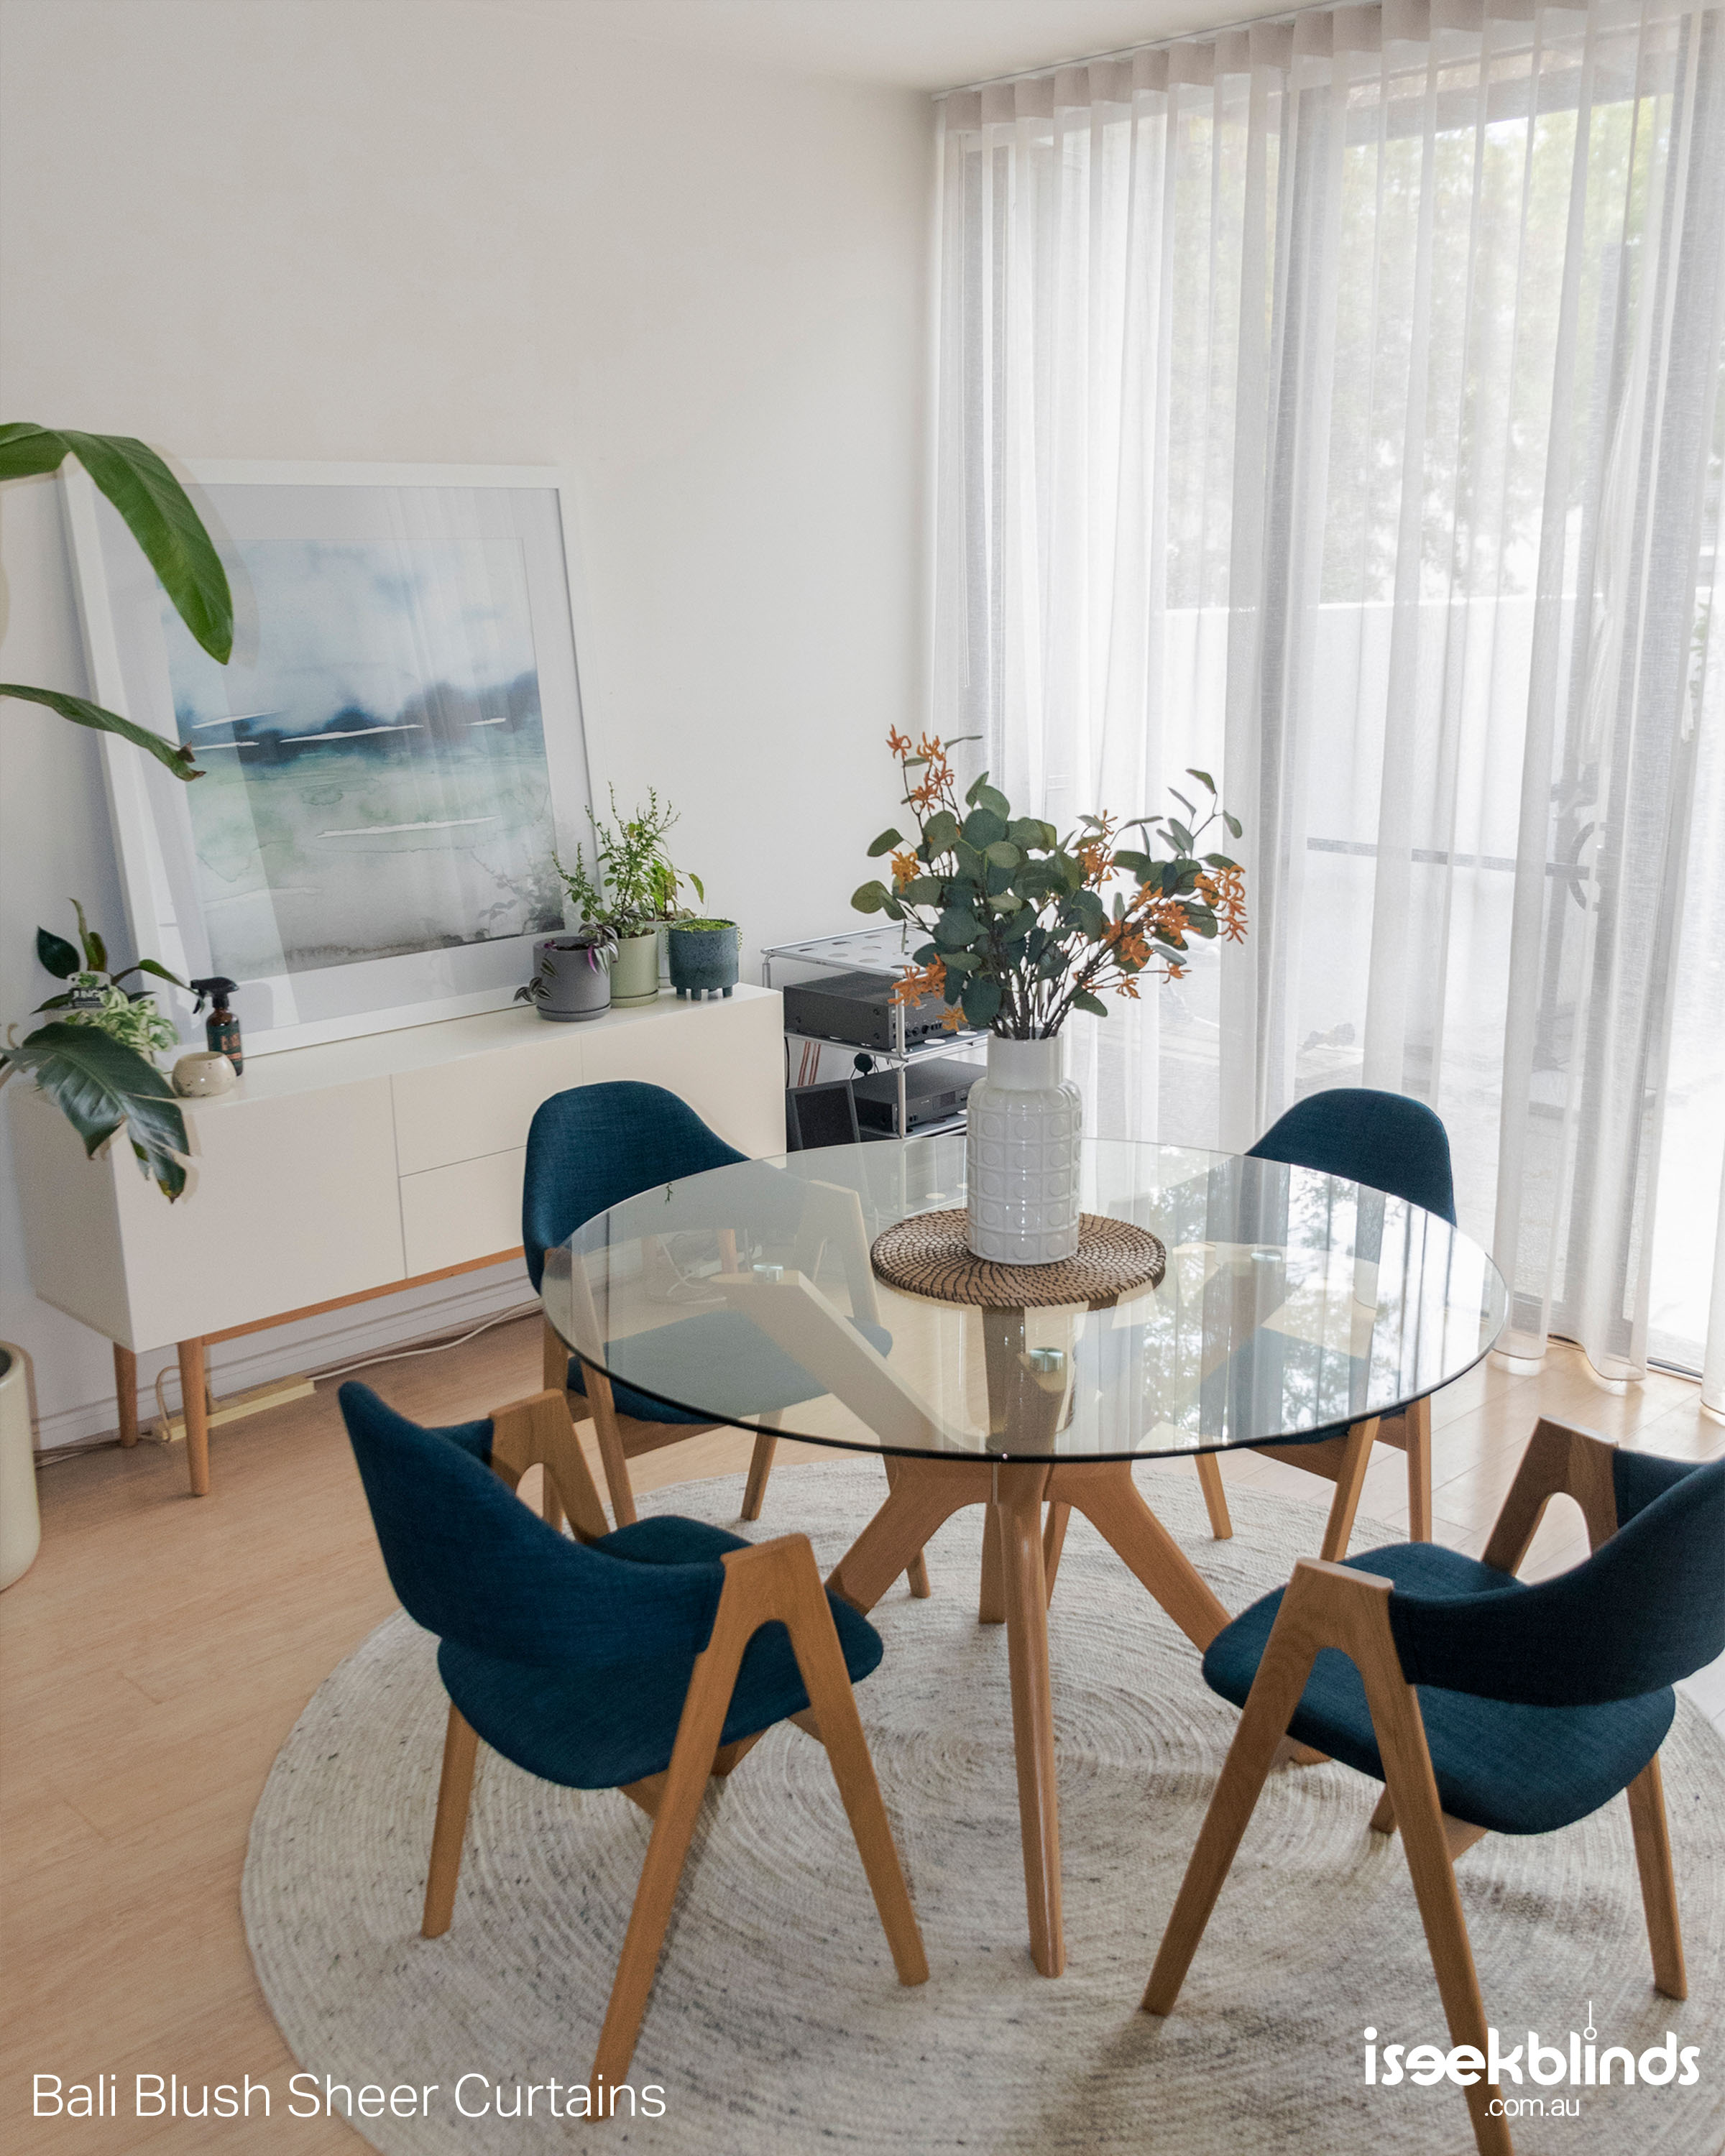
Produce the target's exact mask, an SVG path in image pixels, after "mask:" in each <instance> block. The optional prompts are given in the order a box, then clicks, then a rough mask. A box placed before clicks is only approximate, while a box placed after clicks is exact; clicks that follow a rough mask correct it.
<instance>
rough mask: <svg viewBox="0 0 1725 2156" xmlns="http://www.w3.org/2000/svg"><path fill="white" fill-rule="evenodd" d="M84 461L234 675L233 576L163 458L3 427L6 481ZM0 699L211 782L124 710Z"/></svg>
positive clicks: (73, 699)
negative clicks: (33, 707) (41, 709)
mask: <svg viewBox="0 0 1725 2156" xmlns="http://www.w3.org/2000/svg"><path fill="white" fill-rule="evenodd" d="M69 456H75V457H76V458H77V459H78V461H79V463H80V464H81V465H83V467H84V469H85V470H86V471H87V472H88V473H89V474H90V477H91V479H92V480H95V484H96V485H97V486H98V487H100V490H101V491H102V492H103V493H104V494H105V495H106V496H107V497H108V499H109V500H110V501H111V502H112V503H113V505H114V506H115V507H116V509H117V510H118V511H119V512H120V514H121V516H123V517H124V518H125V520H126V526H127V528H128V530H129V531H131V535H132V536H133V537H134V538H135V539H136V541H137V542H138V544H139V546H140V547H142V548H143V550H144V552H145V554H146V556H147V557H148V559H149V562H150V566H151V568H152V569H154V570H155V572H156V573H157V576H158V577H160V578H161V579H162V588H163V590H164V591H166V593H167V595H168V597H169V598H171V599H172V601H173V603H174V607H175V608H176V610H177V613H178V614H179V617H180V619H181V620H182V621H183V622H184V623H185V624H186V626H187V629H190V630H191V632H192V634H193V636H194V637H196V638H197V639H198V643H199V644H202V645H203V649H205V650H206V651H207V652H208V654H209V655H210V657H211V658H212V659H213V660H217V661H218V663H219V664H221V665H223V666H225V665H227V663H228V659H229V657H230V656H231V655H232V653H233V649H234V598H233V594H232V593H230V592H229V590H228V575H227V572H226V571H225V570H224V569H223V567H222V562H221V557H219V555H218V553H217V552H216V550H215V547H214V546H213V544H212V543H211V541H210V536H209V534H208V532H207V531H205V530H204V528H203V524H202V522H201V521H199V518H198V511H196V510H195V509H194V508H193V506H192V504H191V501H190V500H189V499H188V497H187V493H186V490H185V489H184V488H183V487H182V485H180V483H179V481H178V480H177V479H176V478H175V477H174V475H173V474H172V472H171V471H170V470H168V468H167V465H165V464H164V463H163V462H162V459H161V458H160V457H159V456H157V454H156V452H155V450H154V449H150V448H148V447H146V444H144V443H142V442H140V441H137V440H136V439H133V437H132V436H131V435H130V434H78V433H74V431H73V430H72V429H69V428H63V429H53V428H49V427H39V426H37V425H35V424H34V423H33V422H32V421H28V420H21V421H17V422H14V423H12V424H10V425H0V480H8V479H29V478H33V477H35V476H37V475H39V474H41V473H43V472H51V471H58V470H59V468H60V466H61V465H63V464H64V462H65V460H66V459H67V458H68V457H69ZM0 696H12V697H15V698H17V699H18V700H19V701H23V702H24V703H29V704H42V705H45V706H47V708H48V709H49V711H57V712H58V713H59V716H60V717H61V718H63V719H69V720H70V721H71V722H72V723H73V725H74V726H91V727H94V728H95V731H97V732H99V733H110V734H118V735H119V736H120V737H121V739H122V740H123V741H129V742H136V745H137V746H138V747H140V748H141V749H146V750H147V751H148V752H149V753H150V754H151V756H153V757H155V758H156V759H157V762H159V763H162V764H165V765H166V766H167V769H168V770H170V771H171V772H172V773H173V775H174V777H175V778H184V779H193V778H202V777H203V773H202V772H201V771H200V770H199V769H198V766H197V764H196V763H195V762H193V752H192V751H191V750H190V749H189V748H187V747H182V745H181V744H180V743H179V742H171V741H167V740H166V739H164V737H162V735H161V734H158V733H152V732H151V731H150V729H149V728H148V727H147V726H134V725H133V723H132V722H131V720H130V719H124V718H121V716H120V714H119V713H118V712H117V711H105V710H104V709H103V708H102V706H100V704H92V703H90V701H88V700H87V699H86V698H85V697H83V696H68V695H67V694H66V693H65V692H64V690H59V689H33V688H28V687H26V686H25V685H23V683H22V682H18V681H0Z"/></svg>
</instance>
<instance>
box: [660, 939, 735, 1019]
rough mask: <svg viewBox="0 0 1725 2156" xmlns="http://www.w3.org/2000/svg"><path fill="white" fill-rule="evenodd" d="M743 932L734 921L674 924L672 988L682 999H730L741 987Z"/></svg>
mask: <svg viewBox="0 0 1725 2156" xmlns="http://www.w3.org/2000/svg"><path fill="white" fill-rule="evenodd" d="M741 942H742V935H741V932H740V931H739V930H738V928H737V923H736V922H735V921H701V922H700V923H699V924H697V925H696V926H692V927H684V926H681V925H680V924H679V923H677V922H675V921H674V922H673V923H672V924H671V932H670V977H671V986H672V987H673V988H675V990H676V992H677V993H678V994H679V995H680V996H693V997H694V998H696V1001H697V1002H699V1001H700V1000H701V998H702V997H704V996H715V995H716V996H728V995H729V994H730V993H731V991H732V988H735V987H736V986H737V947H738V945H739V944H740V943H741Z"/></svg>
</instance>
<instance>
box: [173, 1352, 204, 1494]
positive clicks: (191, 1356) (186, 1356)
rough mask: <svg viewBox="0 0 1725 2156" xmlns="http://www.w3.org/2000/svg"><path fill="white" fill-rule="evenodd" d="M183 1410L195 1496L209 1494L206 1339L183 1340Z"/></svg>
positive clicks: (181, 1408)
mask: <svg viewBox="0 0 1725 2156" xmlns="http://www.w3.org/2000/svg"><path fill="white" fill-rule="evenodd" d="M180 1412H181V1414H182V1415H184V1417H185V1418H186V1466H187V1471H189V1473H190V1475H191V1477H192V1495H193V1496H194V1497H207V1496H208V1495H209V1397H208V1394H207V1393H206V1392H205V1390H204V1375H203V1341H201V1340H182V1341H181V1342H180Z"/></svg>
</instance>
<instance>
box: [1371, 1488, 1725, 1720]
mask: <svg viewBox="0 0 1725 2156" xmlns="http://www.w3.org/2000/svg"><path fill="white" fill-rule="evenodd" d="M1612 1468H1613V1479H1614V1481H1615V1485H1616V1490H1617V1505H1618V1519H1619V1522H1620V1525H1619V1527H1618V1530H1617V1532H1616V1533H1615V1535H1613V1536H1612V1537H1611V1538H1610V1540H1609V1542H1605V1543H1601V1544H1600V1545H1599V1548H1598V1549H1596V1550H1595V1551H1594V1553H1593V1555H1592V1556H1591V1557H1590V1558H1588V1559H1587V1561H1586V1563H1584V1564H1579V1565H1577V1566H1576V1567H1575V1568H1574V1570H1572V1571H1569V1572H1565V1573H1559V1574H1558V1577H1557V1578H1555V1579H1547V1580H1542V1581H1541V1582H1540V1583H1539V1584H1538V1585H1537V1586H1534V1587H1528V1588H1524V1589H1511V1588H1510V1587H1509V1586H1508V1584H1507V1583H1506V1584H1505V1586H1504V1588H1502V1589H1492V1590H1491V1591H1488V1592H1487V1593H1486V1594H1466V1595H1461V1596H1457V1597H1455V1599H1450V1600H1444V1599H1440V1598H1438V1597H1435V1596H1422V1595H1414V1594H1392V1595H1391V1596H1390V1598H1389V1625H1390V1630H1391V1631H1392V1633H1393V1634H1394V1637H1395V1644H1396V1651H1397V1653H1398V1655H1399V1656H1400V1659H1401V1665H1402V1669H1403V1671H1404V1674H1405V1676H1407V1678H1408V1680H1409V1682H1410V1683H1413V1684H1427V1685H1442V1686H1445V1687H1447V1688H1448V1689H1449V1690H1450V1691H1465V1692H1471V1693H1473V1694H1474V1695H1475V1696H1476V1697H1480V1698H1484V1699H1500V1700H1508V1701H1512V1702H1516V1703H1517V1704H1519V1705H1521V1706H1523V1707H1599V1706H1603V1705H1604V1704H1605V1703H1606V1702H1609V1701H1611V1700H1619V1699H1633V1698H1634V1697H1636V1696H1637V1695H1638V1694H1640V1693H1642V1692H1650V1691H1659V1690H1661V1688H1662V1687H1663V1686H1666V1685H1670V1684H1675V1683H1676V1681H1677V1680H1678V1679H1679V1678H1680V1677H1686V1676H1692V1675H1693V1673H1694V1672H1695V1671H1697V1670H1698V1669H1702V1668H1705V1666H1707V1663H1709V1662H1711V1661H1713V1660H1714V1659H1715V1658H1716V1657H1717V1655H1721V1654H1725V1460H1715V1461H1714V1462H1713V1463H1712V1466H1707V1467H1697V1466H1692V1465H1691V1464H1690V1463H1688V1462H1686V1461H1683V1460H1661V1459H1658V1458H1656V1457H1653V1456H1651V1455H1647V1454H1639V1455H1638V1454H1629V1453H1624V1452H1619V1453H1618V1454H1616V1455H1615V1458H1614V1460H1613V1462H1612ZM1364 1563H1365V1565H1366V1568H1367V1569H1368V1570H1369V1569H1370V1560H1369V1558H1368V1559H1366V1560H1364Z"/></svg>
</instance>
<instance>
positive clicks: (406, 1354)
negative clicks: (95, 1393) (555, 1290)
mask: <svg viewBox="0 0 1725 2156" xmlns="http://www.w3.org/2000/svg"><path fill="white" fill-rule="evenodd" d="M539 1307H540V1306H539V1305H538V1304H537V1303H536V1302H522V1303H517V1304H516V1305H515V1306H514V1307H513V1308H511V1309H509V1310H500V1311H499V1312H498V1313H497V1315H496V1316H495V1317H488V1318H487V1319H486V1320H485V1322H484V1324H483V1325H475V1327H473V1329H472V1331H471V1332H462V1333H459V1334H457V1335H455V1336H454V1337H453V1338H451V1339H448V1340H428V1341H426V1342H424V1344H423V1345H422V1346H420V1347H396V1348H392V1349H391V1350H390V1351H389V1352H388V1353H386V1354H382V1355H367V1356H366V1357H365V1358H363V1359H362V1361H360V1362H357V1363H337V1364H336V1367H335V1368H334V1369H332V1370H313V1371H311V1372H310V1373H308V1375H309V1376H310V1378H311V1382H312V1383H314V1384H321V1383H322V1382H323V1380H324V1379H325V1378H345V1377H347V1376H349V1375H350V1374H351V1373H352V1372H353V1371H355V1370H370V1369H373V1368H376V1367H377V1364H378V1363H405V1362H408V1361H409V1360H411V1359H412V1358H413V1357H414V1356H416V1355H440V1354H441V1353H443V1352H444V1349H445V1348H448V1347H465V1346H466V1345H467V1343H468V1342H469V1341H470V1340H477V1339H478V1338H479V1337H480V1333H482V1332H490V1331H491V1330H492V1328H493V1327H495V1326H499V1325H512V1324H515V1323H517V1322H519V1321H520V1320H521V1318H524V1317H535V1316H536V1315H537V1314H538V1311H539ZM167 1374H168V1365H167V1363H163V1365H162V1368H160V1369H159V1370H158V1371H157V1373H156V1409H157V1421H156V1423H155V1425H154V1426H153V1427H152V1428H151V1431H150V1433H149V1434H150V1436H151V1440H152V1441H153V1442H154V1443H156V1444H157V1445H169V1444H172V1441H173V1440H172V1437H171V1436H170V1435H169V1431H170V1429H171V1426H172V1416H171V1415H170V1414H169V1413H168V1406H167V1395H166V1393H165V1391H164V1389H163V1384H164V1380H165V1379H166V1378H167ZM210 1404H211V1405H212V1406H213V1405H214V1402H213V1400H212V1401H211V1403H210ZM180 1412H181V1414H182V1415H183V1414H184V1413H185V1405H184V1403H183V1402H182V1404H181V1408H180Z"/></svg>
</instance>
